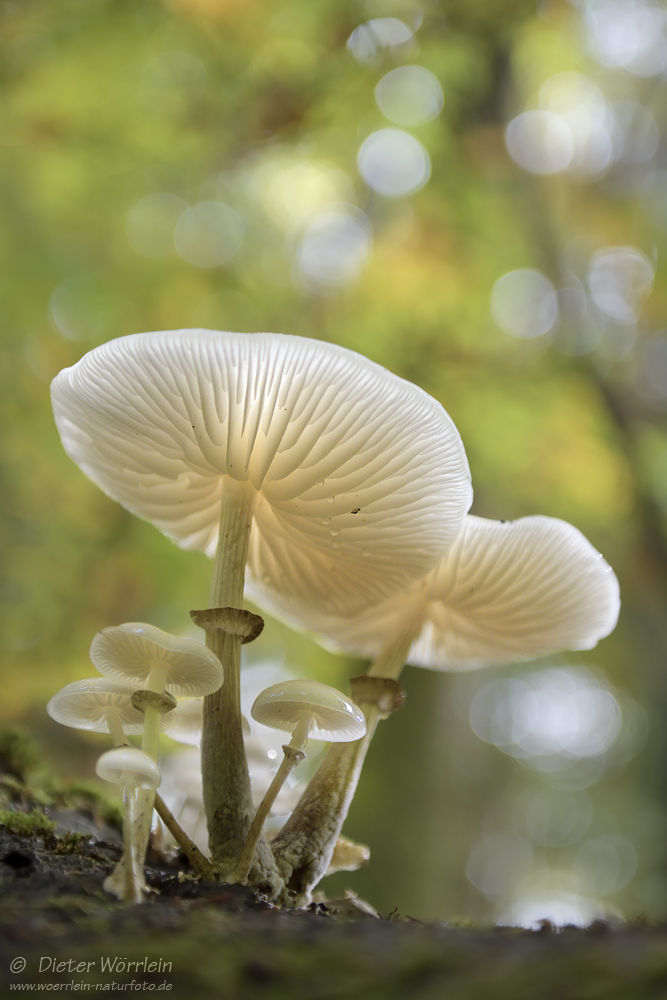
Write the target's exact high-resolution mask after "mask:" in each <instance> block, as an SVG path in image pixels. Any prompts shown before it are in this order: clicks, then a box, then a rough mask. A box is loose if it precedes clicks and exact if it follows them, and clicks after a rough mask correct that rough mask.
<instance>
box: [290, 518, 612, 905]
mask: <svg viewBox="0 0 667 1000" xmlns="http://www.w3.org/2000/svg"><path fill="white" fill-rule="evenodd" d="M619 607H620V598H619V588H618V581H617V579H616V576H615V575H614V572H613V570H612V569H611V567H610V566H609V565H608V563H607V562H606V561H605V560H604V559H603V557H602V556H601V555H600V553H599V552H598V551H597V550H596V549H595V548H593V546H592V545H591V544H590V542H588V541H587V539H586V538H585V537H584V536H583V535H582V534H581V532H580V531H578V530H577V529H576V528H574V527H573V526H572V525H571V524H568V523H567V522H565V521H560V520H557V519H556V518H549V517H541V516H537V517H525V518H521V519H520V520H517V521H507V522H504V521H489V520H486V519H484V518H479V517H473V516H472V515H469V516H468V517H466V519H465V521H464V523H463V527H462V529H461V531H460V533H459V535H458V536H457V538H456V539H455V541H454V543H453V544H452V545H451V546H450V548H449V549H448V550H447V553H446V555H445V556H444V558H443V559H442V560H441V562H440V564H439V565H438V566H437V567H436V568H435V569H434V570H432V571H431V573H429V574H428V576H426V577H425V578H424V579H423V580H421V581H419V582H417V583H415V584H413V585H412V586H411V587H409V588H408V589H407V590H406V591H404V592H403V593H402V594H398V595H396V596H395V597H392V598H388V599H387V600H385V601H383V602H381V603H379V604H378V605H376V606H375V607H374V608H370V609H366V610H365V611H362V612H360V613H359V614H358V615H357V616H355V617H352V616H332V615H323V614H320V613H319V611H318V610H317V609H315V608H312V607H309V608H307V607H306V606H305V605H304V606H303V607H302V611H301V622H302V623H307V624H308V625H309V627H310V628H312V629H314V630H316V631H318V632H320V633H322V634H324V635H326V636H327V637H328V638H329V639H333V640H334V641H335V642H336V643H337V644H338V645H339V646H340V647H341V648H343V649H345V650H346V651H348V652H352V653H355V654H357V655H362V656H369V657H372V658H374V659H375V662H374V664H373V666H372V667H371V668H370V670H369V675H370V676H371V677H375V678H378V679H379V678H389V679H394V680H395V679H396V678H398V676H399V675H400V672H401V669H402V667H403V664H404V663H405V662H409V663H412V664H413V665H415V666H425V667H431V668H434V669H441V670H463V669H470V668H473V667H480V666H483V665H485V664H490V663H503V662H512V661H515V660H519V659H526V658H530V657H536V656H542V655H545V654H547V653H552V652H555V651H557V650H561V649H590V648H591V647H593V646H594V645H595V644H596V643H597V642H598V640H599V639H601V638H603V637H604V636H606V635H608V634H609V632H611V631H612V629H613V628H614V626H615V624H616V620H617V618H618V612H619ZM353 693H354V692H353ZM357 700H358V702H359V704H360V705H361V707H362V709H363V711H364V713H365V715H366V719H367V722H368V732H367V734H366V736H365V737H364V739H363V740H362V741H360V742H359V743H358V744H355V745H354V746H353V747H352V746H350V747H346V746H341V747H332V748H331V749H330V750H329V753H328V754H327V757H326V758H325V759H324V761H323V762H322V764H321V766H320V769H319V770H318V772H317V774H316V775H315V777H314V778H313V780H312V781H311V784H310V786H309V788H308V789H307V791H306V792H305V794H304V795H303V797H302V799H301V801H300V802H299V805H298V806H297V808H296V809H295V811H294V813H293V815H292V817H291V818H290V819H289V820H288V822H287V824H286V826H285V828H284V829H283V830H282V831H281V833H280V834H279V835H278V837H277V838H276V840H275V842H274V845H273V847H274V853H275V854H276V857H277V858H278V860H279V867H280V868H281V871H282V873H283V876H284V877H286V878H289V875H290V872H289V871H288V870H286V867H285V865H286V862H284V860H283V859H285V858H289V859H291V860H290V861H289V865H290V866H291V865H292V861H293V859H294V857H295V851H294V843H295V842H298V843H299V851H298V852H297V855H298V857H297V860H296V862H295V864H296V865H297V866H298V867H299V868H300V871H301V878H302V886H301V888H300V889H299V890H297V893H299V892H300V893H301V896H300V897H299V898H300V899H301V901H305V900H307V899H308V898H309V893H310V889H311V888H312V887H313V886H314V885H315V884H316V883H317V881H318V880H319V878H321V877H322V875H323V874H324V872H325V871H326V864H327V862H328V857H329V855H330V853H331V851H332V850H333V848H334V846H335V841H336V836H337V834H338V833H339V832H340V829H341V827H342V824H343V822H344V819H345V816H346V813H347V809H348V807H349V803H350V801H351V799H352V796H353V794H354V790H355V787H356V783H357V781H358V778H359V773H360V771H361V766H362V763H363V760H364V757H365V755H366V752H367V750H368V746H369V744H370V741H371V739H372V737H373V733H374V731H375V728H376V726H377V723H378V721H379V719H380V718H381V717H382V711H381V709H380V708H379V707H378V705H377V704H373V703H372V702H371V701H365V700H363V699H362V698H361V697H357ZM323 788H326V790H327V791H326V796H325V795H324V793H323ZM325 799H326V801H327V804H328V805H327V808H328V812H327V815H326V816H322V815H320V812H321V808H322V802H323V801H325ZM304 829H308V830H310V831H312V832H311V834H310V836H309V838H306V840H307V842H306V843H305V845H304V838H303V830H304ZM281 865H282V867H281Z"/></svg>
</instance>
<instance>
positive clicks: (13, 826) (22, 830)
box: [0, 809, 56, 837]
mask: <svg viewBox="0 0 667 1000" xmlns="http://www.w3.org/2000/svg"><path fill="white" fill-rule="evenodd" d="M0 826H4V827H5V828H6V829H7V830H9V831H11V833H18V834H20V835H21V836H22V837H33V836H35V835H36V834H43V833H53V831H54V830H55V828H56V824H55V823H54V822H53V820H52V819H49V818H48V816H45V815H44V813H43V812H42V810H41V809H32V810H31V811H30V812H29V813H24V812H18V811H17V810H15V809H0Z"/></svg>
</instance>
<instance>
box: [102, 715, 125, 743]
mask: <svg viewBox="0 0 667 1000" xmlns="http://www.w3.org/2000/svg"><path fill="white" fill-rule="evenodd" d="M104 718H105V720H106V724H107V729H108V730H109V735H110V736H111V739H112V740H113V745H114V746H115V747H120V746H123V745H124V744H125V743H127V736H126V735H125V733H124V732H123V726H122V725H121V721H120V712H119V711H118V709H117V708H116V706H115V705H109V706H108V708H107V709H106V711H105V713H104Z"/></svg>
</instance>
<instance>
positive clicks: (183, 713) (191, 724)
mask: <svg viewBox="0 0 667 1000" xmlns="http://www.w3.org/2000/svg"><path fill="white" fill-rule="evenodd" d="M203 711H204V701H203V699H202V698H186V699H185V700H184V701H179V703H178V705H177V706H176V708H175V709H174V711H173V712H170V713H169V715H168V716H167V718H169V719H171V722H170V723H169V738H170V739H172V740H176V742H177V743H186V744H187V745H189V746H193V747H198V746H199V744H200V743H201V732H202V721H203ZM241 727H242V729H243V732H244V733H249V732H250V724H249V722H248V720H247V719H246V717H245V715H242V716H241Z"/></svg>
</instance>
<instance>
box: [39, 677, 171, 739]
mask: <svg viewBox="0 0 667 1000" xmlns="http://www.w3.org/2000/svg"><path fill="white" fill-rule="evenodd" d="M135 691H136V686H134V687H133V686H132V685H131V684H122V683H120V682H119V681H112V680H107V679H106V678H105V677H89V678H87V679H86V680H82V681H74V682H73V683H72V684H67V685H66V686H65V687H64V688H62V689H61V690H60V691H58V693H57V694H54V696H53V698H51V700H50V701H49V703H48V704H47V706H46V711H47V712H48V714H49V715H50V716H51V718H52V719H54V720H55V721H56V722H59V723H60V724H61V725H62V726H70V727H71V728H72V729H84V730H88V731H89V732H93V733H108V732H109V726H108V724H107V712H108V711H109V709H110V708H115V709H116V710H117V712H118V721H119V722H120V724H121V726H122V728H123V731H124V733H125V734H126V735H127V736H138V735H140V734H141V733H143V731H144V714H143V712H140V711H139V710H138V709H137V708H134V706H133V705H132V703H131V698H132V695H133V693H134V692H135ZM172 715H173V713H171V712H170V713H167V714H166V715H163V716H162V717H161V719H160V728H161V729H167V728H169V726H170V725H171V722H172V719H171V717H172Z"/></svg>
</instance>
